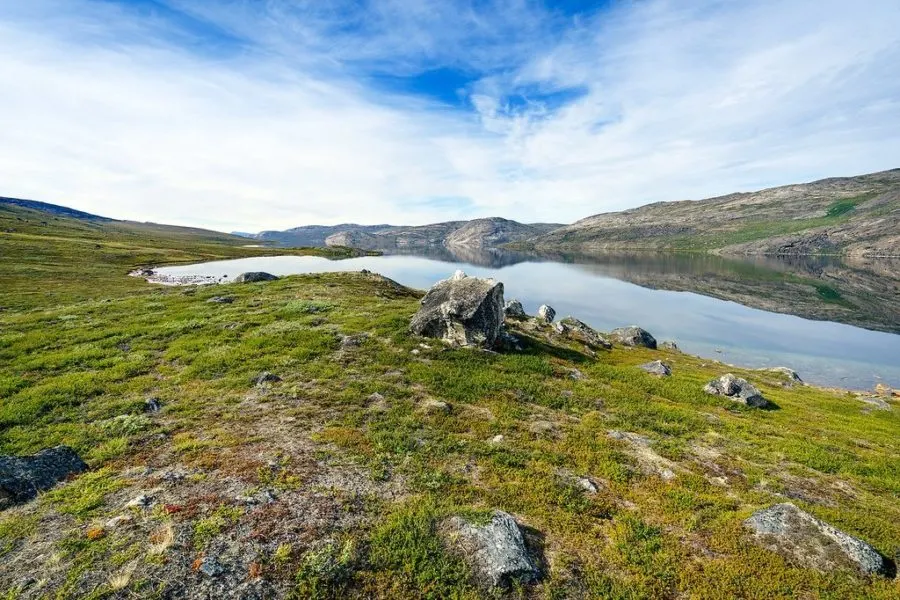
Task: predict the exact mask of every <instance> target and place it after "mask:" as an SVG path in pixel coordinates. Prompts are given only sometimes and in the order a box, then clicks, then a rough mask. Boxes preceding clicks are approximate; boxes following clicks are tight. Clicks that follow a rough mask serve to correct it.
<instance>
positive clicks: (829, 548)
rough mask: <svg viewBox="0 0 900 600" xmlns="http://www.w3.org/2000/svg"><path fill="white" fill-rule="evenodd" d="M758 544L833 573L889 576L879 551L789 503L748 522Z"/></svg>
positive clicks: (804, 563) (765, 510)
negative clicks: (844, 570)
mask: <svg viewBox="0 0 900 600" xmlns="http://www.w3.org/2000/svg"><path fill="white" fill-rule="evenodd" d="M744 525H745V526H746V527H748V528H749V529H751V530H752V531H753V532H754V538H755V539H756V541H757V542H758V543H759V544H760V545H762V546H764V547H765V548H768V549H769V550H772V551H774V552H777V553H779V554H781V555H782V556H785V557H787V558H790V559H793V560H795V561H796V562H798V563H799V564H801V565H803V566H804V567H809V568H813V569H818V570H819V571H823V572H830V571H833V570H835V569H841V568H853V569H857V570H859V571H861V572H862V573H865V574H867V575H876V574H880V575H886V574H887V573H888V564H887V562H886V561H885V560H884V558H883V557H882V556H881V554H879V553H878V551H877V550H875V548H873V547H872V546H870V545H869V544H867V543H866V542H864V541H862V540H861V539H859V538H855V537H853V536H852V535H849V534H847V533H844V532H843V531H840V530H839V529H836V528H834V527H832V526H831V525H829V524H828V523H826V522H824V521H822V520H820V519H817V518H816V517H814V516H812V515H811V514H809V513H807V512H805V511H803V510H800V509H799V508H797V507H796V506H794V505H793V504H791V503H789V502H786V503H784V504H776V505H775V506H772V507H769V508H766V509H763V510H758V511H756V512H755V513H753V515H752V516H751V517H750V518H749V519H747V520H746V521H744Z"/></svg>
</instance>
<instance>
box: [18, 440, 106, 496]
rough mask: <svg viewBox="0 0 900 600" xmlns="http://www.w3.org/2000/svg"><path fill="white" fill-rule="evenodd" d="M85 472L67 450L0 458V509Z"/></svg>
mask: <svg viewBox="0 0 900 600" xmlns="http://www.w3.org/2000/svg"><path fill="white" fill-rule="evenodd" d="M87 468H88V467H87V465H86V464H85V463H84V461H83V460H81V458H80V457H79V456H78V454H76V453H75V451H74V450H72V449H71V448H69V447H68V446H56V447H54V448H47V449H46V450H41V451H40V452H38V453H37V454H33V455H31V456H0V509H4V508H7V507H9V506H11V505H13V504H18V503H20V502H27V501H28V500H31V499H32V498H34V497H35V496H37V493H38V492H40V491H43V490H48V489H50V488H52V487H53V486H54V485H56V483H57V482H59V481H61V480H63V479H65V478H66V477H68V476H69V475H73V474H76V473H83V472H84V471H87Z"/></svg>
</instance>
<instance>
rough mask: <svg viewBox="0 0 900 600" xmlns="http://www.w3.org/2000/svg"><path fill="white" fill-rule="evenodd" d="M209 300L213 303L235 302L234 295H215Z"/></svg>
mask: <svg viewBox="0 0 900 600" xmlns="http://www.w3.org/2000/svg"><path fill="white" fill-rule="evenodd" d="M207 302H211V303H212V304H231V303H232V302H234V296H213V297H212V298H210V299H209V300H207Z"/></svg>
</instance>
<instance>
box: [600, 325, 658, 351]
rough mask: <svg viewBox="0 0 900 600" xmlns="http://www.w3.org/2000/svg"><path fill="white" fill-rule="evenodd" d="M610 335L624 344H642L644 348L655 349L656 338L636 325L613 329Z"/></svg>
mask: <svg viewBox="0 0 900 600" xmlns="http://www.w3.org/2000/svg"><path fill="white" fill-rule="evenodd" d="M610 335H612V336H613V339H615V340H616V341H617V342H619V343H620V344H624V345H626V346H643V347H644V348H650V349H651V350H656V338H654V337H653V336H652V335H650V334H649V333H648V332H647V331H645V330H643V329H641V328H640V327H637V326H636V325H631V326H629V327H619V328H618V329H613V330H612V331H611V332H610Z"/></svg>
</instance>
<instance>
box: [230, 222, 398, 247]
mask: <svg viewBox="0 0 900 600" xmlns="http://www.w3.org/2000/svg"><path fill="white" fill-rule="evenodd" d="M389 229H395V226H393V225H357V224H356V223H343V224H341V225H304V226H302V227H293V228H291V229H286V230H284V231H261V232H259V233H241V232H234V235H240V236H242V237H246V238H250V239H254V240H259V241H262V242H275V243H276V244H278V245H281V246H295V247H306V246H312V247H318V246H325V240H326V239H327V238H328V237H329V236H331V235H334V234H336V233H341V232H349V231H352V232H361V233H375V232H379V231H384V230H389Z"/></svg>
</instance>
